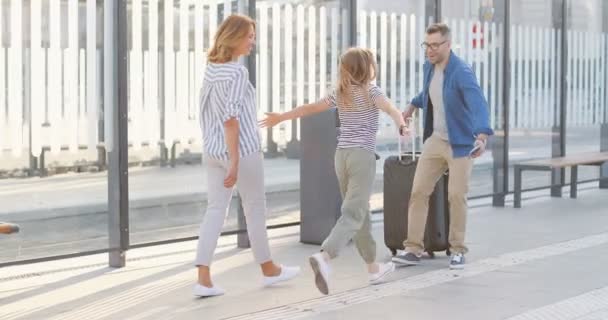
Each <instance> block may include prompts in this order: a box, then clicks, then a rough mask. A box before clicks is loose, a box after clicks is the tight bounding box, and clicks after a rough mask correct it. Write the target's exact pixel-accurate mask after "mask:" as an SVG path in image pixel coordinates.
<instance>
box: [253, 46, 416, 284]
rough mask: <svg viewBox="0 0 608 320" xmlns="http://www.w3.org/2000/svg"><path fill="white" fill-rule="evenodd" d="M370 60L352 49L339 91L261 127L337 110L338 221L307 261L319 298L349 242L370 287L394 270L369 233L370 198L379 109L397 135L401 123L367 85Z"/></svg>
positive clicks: (376, 90) (266, 121)
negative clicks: (379, 259) (363, 265)
mask: <svg viewBox="0 0 608 320" xmlns="http://www.w3.org/2000/svg"><path fill="white" fill-rule="evenodd" d="M376 69H377V68H376V62H375V59H374V55H373V54H372V52H371V51H370V50H368V49H361V48H351V49H349V50H348V51H346V52H345V53H344V54H343V55H342V57H341V58H340V73H339V77H338V83H337V89H336V91H335V92H334V93H332V94H330V95H329V96H327V97H326V98H324V99H322V100H320V101H318V102H316V103H312V104H308V105H303V106H300V107H297V108H295V109H293V110H291V111H289V112H285V113H283V114H278V113H268V114H267V118H266V119H264V120H262V121H261V122H260V125H261V126H262V127H272V126H274V125H276V124H278V123H280V122H282V121H285V120H291V119H295V118H300V117H304V116H307V115H311V114H314V113H318V112H322V111H325V110H327V109H329V108H333V107H337V108H338V115H339V117H340V125H341V128H340V136H339V137H338V149H337V150H336V156H335V168H336V174H337V177H338V182H339V185H340V192H341V193H342V199H343V202H342V216H341V217H340V219H339V220H338V222H337V223H336V225H335V226H334V228H333V229H332V231H331V233H330V234H329V236H328V237H327V239H325V241H324V242H323V245H322V247H321V252H319V253H316V254H314V255H312V256H311V257H310V258H309V261H310V265H311V267H312V269H313V271H314V273H315V283H316V285H317V288H318V289H319V291H321V292H322V293H323V294H328V293H329V288H328V278H329V275H330V272H331V268H330V265H329V262H330V260H331V259H333V258H335V257H337V256H338V254H339V252H340V250H341V249H342V248H343V247H345V246H346V245H347V243H348V242H349V241H350V240H351V239H352V240H353V241H354V242H355V245H356V247H357V249H358V251H359V254H360V255H361V257H362V258H363V260H364V261H365V263H366V264H367V270H368V272H369V280H370V283H372V284H376V283H379V282H381V281H382V280H383V278H384V277H385V276H386V275H387V274H389V273H390V272H392V271H393V270H394V269H395V266H394V265H393V264H392V263H391V262H389V263H377V262H375V261H376V242H375V241H374V238H373V237H372V234H371V223H370V218H371V215H370V212H369V198H370V196H371V192H372V185H373V182H374V179H375V177H376V163H375V162H376V158H375V156H376V155H375V149H376V133H377V131H378V118H379V110H382V111H384V112H386V113H387V114H389V115H390V116H391V118H392V119H393V121H394V122H395V124H396V125H397V127H398V128H399V131H400V133H401V134H402V135H403V134H404V132H405V128H406V127H405V123H404V120H403V118H402V117H401V114H400V113H399V110H397V108H395V107H394V106H393V105H392V104H391V102H390V101H389V100H388V99H387V98H386V96H385V95H384V94H383V93H382V90H380V88H378V87H377V86H376V85H374V84H372V83H371V82H372V81H373V80H374V78H375V76H376Z"/></svg>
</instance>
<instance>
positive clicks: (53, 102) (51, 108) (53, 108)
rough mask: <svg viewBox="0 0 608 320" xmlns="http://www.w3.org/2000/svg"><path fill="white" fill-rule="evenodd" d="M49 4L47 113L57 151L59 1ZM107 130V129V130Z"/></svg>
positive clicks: (59, 98) (60, 71)
mask: <svg viewBox="0 0 608 320" xmlns="http://www.w3.org/2000/svg"><path fill="white" fill-rule="evenodd" d="M49 6H50V20H49V33H50V48H49V58H48V61H49V62H48V66H49V70H48V71H49V72H48V80H47V81H48V97H49V105H48V111H47V113H48V115H49V123H50V126H51V133H50V136H51V139H50V140H51V141H50V147H51V152H52V153H54V154H57V153H59V151H60V150H61V137H60V134H61V125H62V124H61V113H62V110H61V109H62V108H61V91H60V90H61V78H62V70H61V20H60V19H61V15H60V10H61V4H60V3H59V1H53V2H50V3H49ZM108 132H109V131H108Z"/></svg>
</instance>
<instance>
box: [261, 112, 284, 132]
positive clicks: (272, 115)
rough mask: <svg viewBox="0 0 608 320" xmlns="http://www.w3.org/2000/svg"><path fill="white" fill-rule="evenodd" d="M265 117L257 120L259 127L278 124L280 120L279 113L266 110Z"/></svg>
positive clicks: (270, 126)
mask: <svg viewBox="0 0 608 320" xmlns="http://www.w3.org/2000/svg"><path fill="white" fill-rule="evenodd" d="M265 114H266V118H264V119H262V120H260V121H258V125H259V126H260V127H261V128H272V127H274V126H276V125H277V124H279V123H280V122H281V121H283V120H282V119H281V114H280V113H277V112H266V113H265Z"/></svg>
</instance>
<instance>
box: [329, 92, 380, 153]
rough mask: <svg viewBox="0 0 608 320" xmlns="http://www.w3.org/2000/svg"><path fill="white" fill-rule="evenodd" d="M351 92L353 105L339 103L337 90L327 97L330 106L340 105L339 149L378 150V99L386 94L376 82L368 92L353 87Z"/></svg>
mask: <svg viewBox="0 0 608 320" xmlns="http://www.w3.org/2000/svg"><path fill="white" fill-rule="evenodd" d="M351 94H352V96H351V97H352V101H353V103H352V104H353V106H341V105H339V104H338V101H337V98H336V92H335V91H334V92H333V93H332V94H330V95H329V96H327V97H326V98H325V101H326V102H327V103H328V104H329V105H330V107H332V108H333V107H338V116H339V118H340V135H339V136H338V149H346V148H362V149H365V150H369V151H371V152H376V134H377V133H378V122H379V117H380V109H378V107H377V106H376V99H378V98H379V97H384V96H385V95H384V93H383V92H382V90H381V89H380V88H379V87H378V86H376V85H374V84H370V85H369V88H368V92H367V93H366V92H365V91H364V89H361V88H358V87H352V88H351Z"/></svg>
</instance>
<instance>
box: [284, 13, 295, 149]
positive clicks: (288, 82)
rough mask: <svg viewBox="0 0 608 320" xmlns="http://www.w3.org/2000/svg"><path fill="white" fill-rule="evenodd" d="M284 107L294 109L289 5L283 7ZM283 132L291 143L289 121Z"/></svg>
mask: <svg viewBox="0 0 608 320" xmlns="http://www.w3.org/2000/svg"><path fill="white" fill-rule="evenodd" d="M283 24H284V25H285V102H284V103H283V105H284V106H285V107H284V109H283V111H289V110H291V109H292V108H293V107H294V103H293V65H294V63H293V62H294V60H293V27H292V26H293V7H292V6H291V5H290V4H286V5H285V19H283ZM284 125H285V132H286V136H287V139H288V140H290V141H292V140H295V139H296V137H293V136H291V134H292V132H291V130H292V129H291V128H292V126H291V121H285V122H284Z"/></svg>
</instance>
